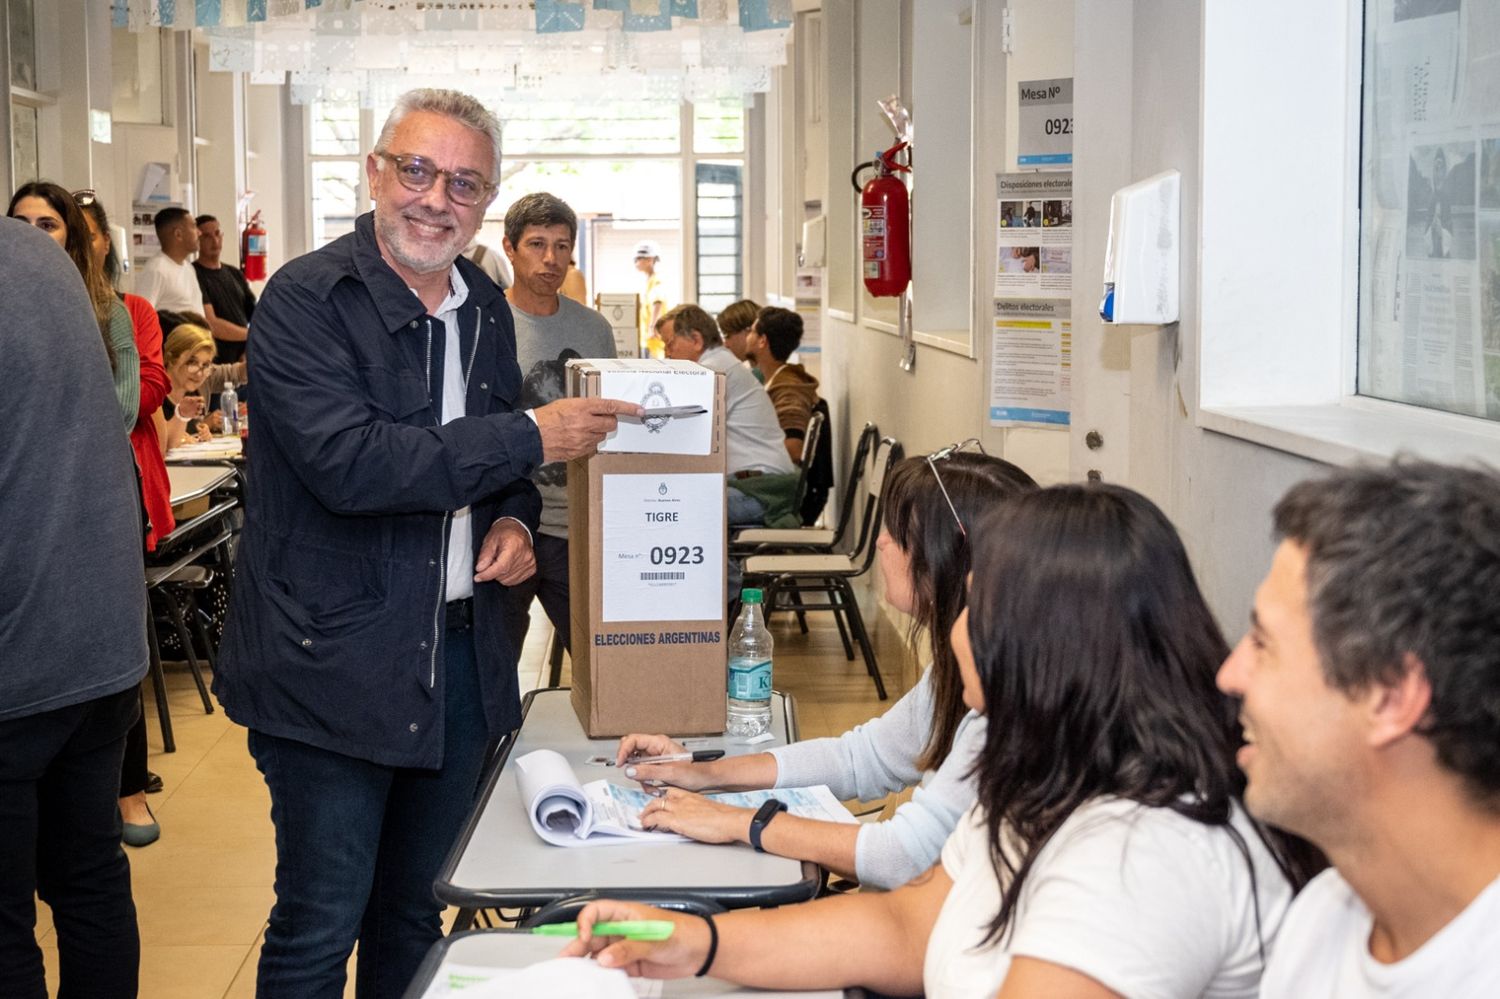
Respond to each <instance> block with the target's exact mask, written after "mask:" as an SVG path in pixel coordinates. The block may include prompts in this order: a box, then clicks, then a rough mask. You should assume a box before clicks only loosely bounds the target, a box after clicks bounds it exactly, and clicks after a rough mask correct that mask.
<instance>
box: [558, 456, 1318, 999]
mask: <svg viewBox="0 0 1500 999" xmlns="http://www.w3.org/2000/svg"><path fill="white" fill-rule="evenodd" d="M971 537H972V544H973V545H974V568H973V573H972V581H971V583H970V587H969V609H968V610H967V611H965V612H964V613H962V614H960V615H959V619H958V621H957V623H956V624H955V625H954V628H953V645H954V651H955V654H956V656H957V659H958V664H959V668H960V671H961V673H962V675H963V680H964V700H965V702H966V703H967V704H968V705H969V706H970V707H971V708H974V709H976V710H981V711H983V712H984V713H985V715H986V717H987V719H988V725H987V728H986V737H985V745H984V748H983V750H982V751H981V753H980V755H979V760H978V764H977V766H976V776H977V778H978V787H979V796H978V800H977V802H976V803H975V805H974V807H973V808H972V809H971V811H970V812H969V813H968V814H967V815H965V816H964V818H963V819H962V820H961V821H960V822H959V825H958V827H957V828H956V829H955V831H954V833H953V835H952V837H950V839H949V841H948V843H947V845H946V846H945V847H944V848H943V854H942V860H941V862H940V863H939V864H937V865H936V866H934V867H933V868H932V869H931V870H930V871H929V872H927V873H926V874H925V875H923V876H922V877H920V878H917V879H915V880H913V881H912V882H911V883H910V884H908V885H906V886H905V887H903V888H900V889H898V890H896V891H894V892H889V893H885V894H880V893H862V894H859V895H845V896H840V897H837V898H831V899H823V900H819V901H816V902H809V903H807V904H805V905H800V906H789V907H785V908H781V909H777V910H771V911H760V912H752V911H742V912H734V913H730V914H728V915H723V916H717V917H711V918H702V917H696V916H685V915H679V914H668V913H661V912H658V911H657V910H654V909H650V908H647V907H645V906H637V905H633V904H628V903H620V902H600V903H595V904H593V905H591V906H589V907H587V908H586V909H584V911H583V912H582V913H581V914H580V917H579V925H580V934H581V938H580V940H579V941H576V942H575V943H574V944H572V945H570V946H569V948H568V950H567V953H586V952H588V951H591V950H593V951H598V955H597V956H598V958H599V960H600V961H601V963H604V964H607V965H610V966H615V967H624V968H626V969H627V970H630V971H631V972H632V973H635V974H643V975H647V976H650V977H657V978H668V977H678V976H681V975H689V974H694V973H700V974H701V973H711V974H713V975H714V976H715V977H718V978H726V979H729V980H732V981H736V982H742V983H746V984H751V985H758V986H764V987H769V988H782V989H785V988H836V987H840V986H852V985H863V986H868V987H873V988H876V989H879V990H880V991H882V992H886V993H891V994H901V995H907V994H912V993H914V992H917V991H920V990H925V993H926V995H927V996H928V997H929V999H947V997H960V996H962V997H970V996H972V997H981V996H982V997H986V999H988V997H992V996H996V995H997V994H998V995H999V996H1000V997H1001V999H1012V997H1018V996H1039V995H1045V996H1049V997H1055V996H1065V997H1073V999H1095V997H1110V996H1131V997H1138V996H1153V997H1155V996H1161V997H1193V996H1216V997H1217V996H1224V997H1230V996H1243V997H1247V999H1248V997H1251V996H1254V995H1256V993H1257V990H1258V986H1259V981H1260V975H1261V970H1262V968H1263V967H1264V964H1265V955H1266V953H1267V952H1268V951H1269V949H1270V947H1271V945H1272V943H1273V941H1274V938H1275V934H1276V931H1277V928H1278V927H1279V925H1280V922H1281V919H1282V916H1283V914H1284V913H1285V911H1286V907H1287V904H1288V903H1289V901H1290V899H1291V896H1292V893H1293V891H1294V890H1296V889H1297V888H1299V887H1300V886H1301V885H1302V884H1303V883H1304V882H1305V879H1306V877H1307V876H1308V874H1309V873H1310V872H1309V869H1308V867H1307V866H1305V865H1304V864H1303V863H1300V862H1298V861H1297V860H1296V859H1295V858H1297V857H1298V856H1300V855H1301V854H1300V851H1299V850H1298V849H1297V848H1296V846H1297V844H1295V842H1293V841H1290V840H1287V839H1285V838H1283V837H1279V836H1274V835H1272V834H1270V833H1268V832H1266V831H1265V830H1263V829H1261V828H1258V827H1257V826H1256V825H1255V824H1254V822H1253V821H1252V820H1251V819H1250V818H1249V817H1248V815H1247V814H1246V813H1245V811H1244V809H1243V807H1242V805H1241V803H1240V793H1241V790H1242V788H1243V781H1242V779H1241V777H1240V775H1239V773H1238V771H1237V769H1236V767H1235V763H1234V752H1235V750H1236V748H1237V746H1238V744H1239V742H1240V738H1241V735H1240V730H1239V727H1238V725H1237V723H1236V712H1235V708H1234V705H1233V703H1232V702H1231V700H1230V699H1229V698H1227V697H1225V696H1224V695H1222V694H1220V693H1219V692H1218V691H1217V689H1216V688H1215V687H1214V673H1215V671H1216V669H1217V668H1218V665H1219V663H1220V661H1221V660H1222V659H1223V657H1225V656H1226V655H1227V654H1228V646H1227V645H1226V643H1225V642H1224V639H1223V637H1222V636H1221V635H1220V634H1219V630H1218V628H1217V626H1216V625H1215V624H1214V621H1213V617H1212V615H1211V614H1210V613H1209V610H1208V607H1207V606H1206V604H1205V603H1204V601H1203V598H1202V596H1201V594H1200V593H1199V592H1198V588H1197V585H1196V583H1195V582H1194V580H1193V575H1192V570H1191V568H1190V567H1189V565H1188V560H1187V555H1186V553H1185V552H1184V550H1183V548H1182V543H1181V541H1180V540H1179V539H1178V537H1177V534H1176V532H1175V531H1174V530H1173V529H1172V526H1171V525H1170V524H1169V523H1168V522H1167V520H1166V518H1165V517H1164V516H1163V515H1162V513H1161V511H1159V510H1158V509H1157V508H1156V507H1155V506H1153V505H1152V504H1151V502H1150V501H1149V500H1147V499H1146V498H1145V497H1143V496H1141V495H1139V494H1138V493H1134V492H1131V491H1130V490H1128V489H1124V488H1121V487H1118V486H1107V485H1105V486H1100V485H1088V486H1076V485H1075V486H1059V487H1055V488H1052V489H1046V490H1040V491H1037V492H1031V493H1022V494H1020V495H1017V496H1014V497H1011V498H1010V499H1007V500H1005V501H1004V502H1003V503H1002V504H1001V505H1000V507H999V508H998V509H997V510H996V511H995V512H994V513H993V514H992V515H991V516H989V517H988V518H986V519H985V520H984V521H983V522H982V523H981V524H980V525H978V526H977V527H976V528H975V529H974V530H973V531H972V532H971ZM653 807H655V806H653ZM668 807H670V806H668ZM776 821H780V820H779V819H773V820H772V821H771V822H770V823H769V824H768V826H767V829H770V828H774V826H775V822H776ZM647 914H649V915H650V918H654V919H662V918H666V919H672V920H673V921H674V922H675V923H676V928H675V932H674V934H673V936H672V937H671V939H670V940H668V941H666V942H664V943H644V942H640V941H625V940H621V939H619V938H616V937H610V938H601V939H597V940H595V939H590V927H592V925H593V923H594V922H595V921H596V920H598V919H619V918H641V917H643V916H645V915H647Z"/></svg>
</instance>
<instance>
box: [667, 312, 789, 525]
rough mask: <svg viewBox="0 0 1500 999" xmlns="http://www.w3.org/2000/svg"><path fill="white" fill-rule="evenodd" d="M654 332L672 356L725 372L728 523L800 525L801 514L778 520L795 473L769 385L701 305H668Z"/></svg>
mask: <svg viewBox="0 0 1500 999" xmlns="http://www.w3.org/2000/svg"><path fill="white" fill-rule="evenodd" d="M656 332H657V333H658V335H660V336H661V339H662V343H663V345H664V346H665V348H666V352H667V356H668V357H670V358H672V359H674V360H679V361H697V362H698V363H699V364H701V365H703V366H704V367H706V368H712V369H713V370H715V371H722V372H724V377H725V378H726V380H727V384H726V385H725V392H726V400H725V403H726V409H727V411H726V413H725V415H724V434H725V447H726V450H727V452H728V454H727V458H728V469H729V493H728V504H729V505H728V515H729V525H730V527H748V526H759V525H761V524H766V525H767V526H771V527H792V526H796V523H800V522H801V520H800V518H798V520H797V521H796V522H795V523H786V524H783V523H775V521H776V520H777V519H778V517H780V516H786V515H788V514H789V513H790V511H791V504H792V500H793V498H794V494H795V493H796V489H797V473H796V468H795V467H794V466H793V465H792V459H791V458H790V457H789V456H788V455H787V450H786V445H785V444H784V443H783V441H785V440H786V435H785V434H784V433H782V430H781V423H780V421H778V420H777V418H776V406H775V405H774V404H773V403H772V402H771V397H770V396H769V395H767V394H766V390H765V389H764V388H762V387H761V384H760V382H758V381H756V380H755V376H754V375H752V374H751V373H750V369H749V368H747V367H745V366H744V365H743V364H741V363H740V360H739V358H737V357H735V356H734V355H733V354H731V353H730V352H729V348H727V347H725V346H724V338H723V337H722V336H721V335H720V334H719V327H718V325H717V324H716V323H715V322H714V319H713V317H712V316H710V315H709V314H708V313H707V312H705V311H703V310H702V309H701V308H699V307H698V306H696V305H679V306H677V307H676V308H675V309H672V310H670V311H669V312H668V313H667V314H666V315H664V316H662V317H661V319H660V320H658V321H657V324H656Z"/></svg>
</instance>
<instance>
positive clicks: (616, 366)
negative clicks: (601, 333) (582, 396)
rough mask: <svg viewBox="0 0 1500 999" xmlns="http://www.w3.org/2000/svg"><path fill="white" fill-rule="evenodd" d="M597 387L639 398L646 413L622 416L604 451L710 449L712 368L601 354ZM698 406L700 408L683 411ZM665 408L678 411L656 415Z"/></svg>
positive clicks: (691, 451)
mask: <svg viewBox="0 0 1500 999" xmlns="http://www.w3.org/2000/svg"><path fill="white" fill-rule="evenodd" d="M593 363H594V366H595V367H596V368H598V369H599V371H600V372H602V373H601V375H600V378H599V393H600V395H602V396H603V397H604V398H606V399H624V400H625V401H626V402H634V403H639V404H640V405H642V406H644V407H645V408H646V410H647V412H646V415H645V417H644V418H642V419H639V420H638V419H635V418H634V417H631V418H628V419H627V418H621V420H620V421H619V426H618V427H617V428H616V429H615V431H614V432H613V433H611V434H610V435H609V436H608V437H606V438H605V439H604V443H603V444H601V445H599V450H600V451H603V452H634V453H637V454H709V453H711V452H712V450H713V428H714V418H713V411H714V387H715V386H714V372H713V371H712V370H710V369H709V368H705V367H704V366H703V365H701V364H695V363H693V362H692V361H667V360H651V359H642V360H635V359H631V360H625V359H621V360H607V359H606V360H597V361H594V362H593ZM685 408H686V409H692V408H696V409H698V410H701V412H697V413H690V412H684V409H685ZM652 410H661V411H664V412H668V411H669V412H670V413H671V414H675V415H657V416H653V415H652V412H651V411H652Z"/></svg>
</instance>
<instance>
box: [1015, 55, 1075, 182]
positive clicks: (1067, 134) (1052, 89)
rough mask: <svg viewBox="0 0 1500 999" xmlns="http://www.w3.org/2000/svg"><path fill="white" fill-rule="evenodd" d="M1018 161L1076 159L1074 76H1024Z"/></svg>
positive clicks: (1059, 162) (1032, 163) (1032, 164)
mask: <svg viewBox="0 0 1500 999" xmlns="http://www.w3.org/2000/svg"><path fill="white" fill-rule="evenodd" d="M1016 120H1017V126H1016V145H1017V153H1016V165H1017V166H1023V167H1048V166H1067V165H1069V164H1071V163H1072V162H1073V80H1072V78H1071V77H1068V78H1064V79H1057V80H1023V81H1021V84H1020V100H1019V103H1018V105H1017V107H1016Z"/></svg>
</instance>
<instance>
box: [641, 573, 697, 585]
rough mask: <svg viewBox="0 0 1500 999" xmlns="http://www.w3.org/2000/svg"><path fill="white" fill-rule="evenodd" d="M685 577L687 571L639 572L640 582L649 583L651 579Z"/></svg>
mask: <svg viewBox="0 0 1500 999" xmlns="http://www.w3.org/2000/svg"><path fill="white" fill-rule="evenodd" d="M686 578H687V573H685V572H643V573H641V582H643V583H649V582H652V581H654V580H658V579H686Z"/></svg>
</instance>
